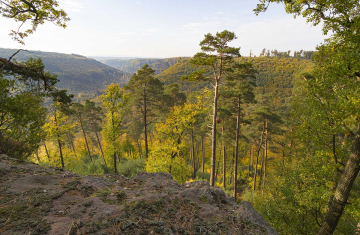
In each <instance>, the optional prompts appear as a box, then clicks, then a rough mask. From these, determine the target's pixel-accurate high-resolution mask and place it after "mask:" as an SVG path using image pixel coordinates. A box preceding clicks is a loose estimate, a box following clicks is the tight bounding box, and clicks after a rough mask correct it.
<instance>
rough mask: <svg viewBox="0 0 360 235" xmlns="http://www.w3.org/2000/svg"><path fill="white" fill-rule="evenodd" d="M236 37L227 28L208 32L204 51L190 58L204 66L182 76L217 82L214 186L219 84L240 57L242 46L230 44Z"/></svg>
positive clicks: (214, 127)
mask: <svg viewBox="0 0 360 235" xmlns="http://www.w3.org/2000/svg"><path fill="white" fill-rule="evenodd" d="M234 39H236V36H235V34H234V33H232V32H229V31H227V30H225V31H223V32H221V33H216V35H215V36H214V35H212V34H210V33H209V34H206V35H205V39H204V40H203V41H201V42H200V46H201V50H202V52H199V53H197V54H195V55H194V57H193V58H192V59H191V60H190V63H191V64H194V65H197V66H201V67H202V68H201V69H200V70H198V71H195V72H193V73H191V74H190V75H188V76H184V77H183V78H182V79H185V80H189V81H202V80H213V82H214V83H215V84H214V103H213V116H212V117H213V121H212V141H211V142H212V148H211V169H210V171H211V172H210V184H211V185H212V186H214V183H215V162H216V124H217V113H218V110H217V109H218V97H219V86H220V83H221V81H222V79H223V76H224V75H225V74H226V71H227V69H228V68H229V66H230V65H231V64H232V62H233V59H234V57H240V52H239V51H240V48H235V47H229V46H228V43H229V42H231V41H233V40H234ZM210 74H212V75H210Z"/></svg>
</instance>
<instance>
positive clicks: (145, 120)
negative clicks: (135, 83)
mask: <svg viewBox="0 0 360 235" xmlns="http://www.w3.org/2000/svg"><path fill="white" fill-rule="evenodd" d="M146 102H147V101H146V96H145V98H144V137H145V138H144V139H145V159H147V158H148V153H149V147H148V138H147V119H146V118H147V110H146V109H147V107H146Z"/></svg>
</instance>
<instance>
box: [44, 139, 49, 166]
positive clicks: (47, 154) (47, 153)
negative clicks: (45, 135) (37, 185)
mask: <svg viewBox="0 0 360 235" xmlns="http://www.w3.org/2000/svg"><path fill="white" fill-rule="evenodd" d="M44 147H45V152H46V156H47V157H48V160H49V161H50V155H49V151H48V149H47V147H46V143H45V141H44Z"/></svg>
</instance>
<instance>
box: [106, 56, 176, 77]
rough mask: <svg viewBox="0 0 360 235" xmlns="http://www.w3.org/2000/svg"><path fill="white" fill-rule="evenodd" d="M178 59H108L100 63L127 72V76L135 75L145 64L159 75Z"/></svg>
mask: <svg viewBox="0 0 360 235" xmlns="http://www.w3.org/2000/svg"><path fill="white" fill-rule="evenodd" d="M179 59H181V58H166V59H131V60H121V59H108V60H102V61H101V62H102V63H104V64H106V65H109V66H111V67H113V68H116V69H119V70H121V71H124V72H127V73H129V74H133V73H136V71H138V70H139V69H141V67H143V66H144V65H145V64H148V65H149V66H150V67H151V68H152V69H154V70H155V74H159V73H162V72H163V71H164V70H166V69H167V68H169V67H170V66H172V65H174V64H176V62H177V61H178V60H179Z"/></svg>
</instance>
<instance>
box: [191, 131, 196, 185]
mask: <svg viewBox="0 0 360 235" xmlns="http://www.w3.org/2000/svg"><path fill="white" fill-rule="evenodd" d="M191 156H192V158H191V159H192V161H191V163H192V168H193V179H195V178H196V159H195V147H194V130H191Z"/></svg>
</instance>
